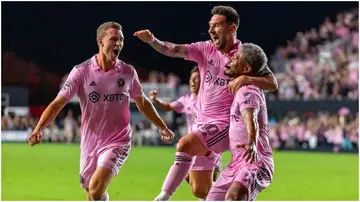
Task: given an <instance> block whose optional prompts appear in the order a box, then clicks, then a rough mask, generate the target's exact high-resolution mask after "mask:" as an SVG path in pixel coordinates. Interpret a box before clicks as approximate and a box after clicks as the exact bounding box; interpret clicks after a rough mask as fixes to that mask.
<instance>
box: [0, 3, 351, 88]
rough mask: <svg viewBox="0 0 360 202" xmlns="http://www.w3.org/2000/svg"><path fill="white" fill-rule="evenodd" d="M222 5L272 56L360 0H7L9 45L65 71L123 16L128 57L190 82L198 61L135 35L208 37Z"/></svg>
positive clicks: (46, 67) (181, 39)
mask: <svg viewBox="0 0 360 202" xmlns="http://www.w3.org/2000/svg"><path fill="white" fill-rule="evenodd" d="M215 5H230V6H233V7H234V8H235V9H236V10H237V11H238V13H239V14H240V27H239V30H238V38H239V39H240V40H241V41H242V42H253V43H256V44H259V45H261V46H262V47H263V48H264V50H265V51H266V53H267V54H268V56H269V57H270V55H271V54H273V53H274V51H275V49H276V48H277V47H278V46H279V45H282V44H283V45H285V44H286V42H287V40H292V39H293V38H294V37H295V34H296V32H297V31H306V30H309V29H311V28H318V26H319V24H321V23H322V22H323V21H324V19H325V17H327V16H330V17H332V19H334V18H335V17H336V14H337V13H338V12H339V11H342V10H345V9H350V8H354V7H358V2H208V3H206V2H2V51H3V52H4V51H11V52H15V53H16V55H17V56H18V57H20V58H24V59H25V60H29V61H34V62H35V63H36V64H38V65H39V66H40V68H41V69H42V71H49V72H54V73H56V74H58V75H64V74H65V73H67V72H69V71H70V70H71V68H72V67H73V66H74V65H76V64H79V63H81V62H82V61H84V60H86V59H87V58H90V57H91V56H92V55H94V54H95V53H97V45H96V41H95V38H96V29H97V27H98V26H99V25H100V24H101V23H103V22H105V21H117V22H119V23H120V24H121V25H122V26H123V28H124V35H125V47H124V49H123V51H122V53H121V55H120V58H121V59H122V60H124V61H125V62H128V63H130V64H132V65H134V66H135V68H143V69H146V70H152V69H155V70H159V71H163V72H165V73H169V72H174V73H176V74H177V75H179V76H180V78H181V80H182V82H187V80H188V74H189V71H190V68H191V67H192V63H190V62H188V61H184V60H182V59H173V58H168V57H166V56H162V55H161V54H159V53H157V52H156V51H154V50H152V48H151V47H150V46H148V45H147V44H145V43H143V42H141V41H140V40H139V39H137V38H135V37H133V36H132V34H133V33H134V32H135V31H137V30H140V29H150V30H151V31H152V32H153V33H154V34H155V36H156V37H157V38H159V39H160V40H165V41H170V42H175V43H191V42H196V41H202V40H208V39H209V36H208V33H207V30H208V21H209V20H210V17H211V13H210V11H211V9H212V7H213V6H215ZM184 69H186V71H184Z"/></svg>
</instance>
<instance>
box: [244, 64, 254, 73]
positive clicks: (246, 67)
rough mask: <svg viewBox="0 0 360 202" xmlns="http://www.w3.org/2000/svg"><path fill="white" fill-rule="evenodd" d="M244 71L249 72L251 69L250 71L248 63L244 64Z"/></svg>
mask: <svg viewBox="0 0 360 202" xmlns="http://www.w3.org/2000/svg"><path fill="white" fill-rule="evenodd" d="M244 71H245V73H250V72H251V71H252V68H251V66H250V65H248V64H247V65H245V68H244Z"/></svg>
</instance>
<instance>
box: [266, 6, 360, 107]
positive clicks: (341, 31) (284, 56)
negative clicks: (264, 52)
mask: <svg viewBox="0 0 360 202" xmlns="http://www.w3.org/2000/svg"><path fill="white" fill-rule="evenodd" d="M358 12H359V11H358V8H356V9H352V10H349V11H344V12H340V13H338V14H337V16H336V21H334V22H333V21H331V20H330V18H329V17H327V18H326V19H325V20H324V22H323V23H322V24H321V25H319V29H315V28H313V29H311V30H308V31H305V32H298V33H297V34H296V37H295V39H294V40H292V41H288V43H287V46H281V47H279V48H278V49H277V50H276V52H275V54H274V55H273V57H272V60H271V64H270V66H271V67H272V68H273V71H274V72H275V73H276V77H277V79H278V82H279V90H278V91H277V92H276V93H275V94H272V95H271V94H270V95H271V96H270V97H271V98H273V99H274V98H275V97H277V98H279V99H284V100H293V99H297V100H319V99H353V100H357V99H358V97H359V91H358V83H359V77H358V74H359V73H358V72H359V57H358V55H359V48H358V46H359V24H358Z"/></svg>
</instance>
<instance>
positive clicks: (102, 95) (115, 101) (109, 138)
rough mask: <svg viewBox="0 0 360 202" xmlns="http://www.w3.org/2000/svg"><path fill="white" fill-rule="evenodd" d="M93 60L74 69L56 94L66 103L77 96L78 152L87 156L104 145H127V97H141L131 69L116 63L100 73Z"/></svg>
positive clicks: (128, 136)
mask: <svg viewBox="0 0 360 202" xmlns="http://www.w3.org/2000/svg"><path fill="white" fill-rule="evenodd" d="M96 57H97V55H95V56H93V57H92V58H91V59H88V60H86V61H85V62H83V63H81V64H80V65H77V66H75V67H74V68H73V69H72V70H71V72H70V74H69V76H68V78H67V80H66V82H65V83H64V85H63V87H62V89H61V90H60V92H59V95H62V96H64V97H65V98H66V99H68V100H70V99H71V98H72V97H73V96H74V95H75V94H77V96H78V97H79V100H80V108H81V112H82V121H81V152H82V154H88V155H92V153H93V152H94V151H96V150H97V149H99V148H101V147H104V146H108V145H112V144H120V143H121V144H130V138H131V133H132V130H131V126H130V110H129V104H130V98H132V99H135V98H136V97H139V96H142V95H143V91H142V88H141V85H140V82H139V78H138V75H137V73H136V71H135V69H134V67H132V66H131V65H128V64H126V63H124V62H122V61H120V60H117V62H116V64H115V67H114V68H112V69H111V70H110V71H108V72H104V71H103V70H102V69H101V68H100V66H99V65H98V64H97V60H96Z"/></svg>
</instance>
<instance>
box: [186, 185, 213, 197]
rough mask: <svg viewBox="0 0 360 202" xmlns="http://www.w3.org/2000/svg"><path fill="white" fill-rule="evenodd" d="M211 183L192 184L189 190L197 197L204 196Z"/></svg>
mask: <svg viewBox="0 0 360 202" xmlns="http://www.w3.org/2000/svg"><path fill="white" fill-rule="evenodd" d="M210 188H211V185H198V184H192V185H191V191H192V193H193V194H194V196H196V197H197V198H201V199H203V198H206V196H207V195H208V193H209V191H210Z"/></svg>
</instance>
